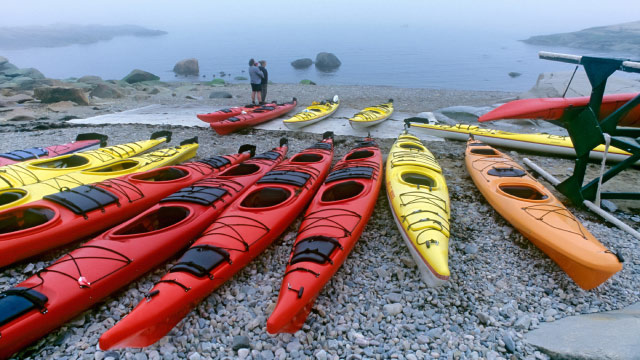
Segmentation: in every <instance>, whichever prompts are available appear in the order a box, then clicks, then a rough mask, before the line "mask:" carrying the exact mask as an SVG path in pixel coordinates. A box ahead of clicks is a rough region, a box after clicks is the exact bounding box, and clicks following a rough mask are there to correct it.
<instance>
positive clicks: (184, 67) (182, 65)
mask: <svg viewBox="0 0 640 360" xmlns="http://www.w3.org/2000/svg"><path fill="white" fill-rule="evenodd" d="M173 72H174V73H176V74H177V75H181V76H198V75H199V74H200V67H199V66H198V60H197V59H193V58H192V59H184V60H180V61H178V62H177V63H176V65H175V66H174V67H173Z"/></svg>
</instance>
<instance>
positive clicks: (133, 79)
mask: <svg viewBox="0 0 640 360" xmlns="http://www.w3.org/2000/svg"><path fill="white" fill-rule="evenodd" d="M122 80H124V81H126V82H128V83H129V84H135V83H138V82H142V81H153V80H160V77H158V76H156V75H154V74H152V73H150V72H146V71H144V70H140V69H135V70H133V71H131V72H130V73H129V75H127V76H125V77H124V78H122Z"/></svg>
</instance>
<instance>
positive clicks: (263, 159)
mask: <svg viewBox="0 0 640 360" xmlns="http://www.w3.org/2000/svg"><path fill="white" fill-rule="evenodd" d="M285 143H286V139H285ZM286 151H287V147H286V145H284V144H282V146H280V147H279V148H276V149H274V150H273V151H270V152H267V153H264V154H261V155H257V156H255V157H254V158H252V159H250V160H247V161H245V162H243V163H241V164H237V165H234V166H232V167H230V168H229V169H227V170H225V171H223V172H222V173H219V174H218V176H217V177H214V178H205V179H203V180H200V181H198V182H196V183H194V184H193V185H192V186H189V187H186V188H183V189H181V190H180V191H178V192H176V193H174V194H172V195H170V196H168V197H166V198H164V199H163V200H161V201H160V203H159V204H156V205H154V206H153V207H151V208H150V209H148V210H147V211H145V212H143V213H142V214H140V215H138V216H136V217H135V218H133V219H131V220H129V221H127V222H125V223H123V224H121V225H118V226H116V227H114V228H112V229H110V230H109V231H107V232H105V233H103V234H102V235H99V236H98V237H96V238H94V239H92V240H90V241H88V242H86V243H85V244H84V245H82V246H80V247H78V248H77V249H76V250H73V251H71V252H70V253H68V254H66V255H64V256H63V257H61V258H60V259H58V260H57V261H55V262H54V263H53V264H52V265H50V266H49V267H47V268H45V269H43V270H40V271H38V273H37V274H36V275H34V276H32V277H30V278H28V279H27V280H25V281H23V282H22V283H20V284H18V285H17V286H16V287H14V288H11V289H9V290H7V291H5V292H3V293H0V334H1V335H2V336H1V337H0V358H2V359H4V358H7V357H9V356H11V355H12V354H13V353H15V352H16V351H18V350H20V349H21V348H23V347H24V346H26V345H28V344H30V343H32V342H33V341H35V340H37V339H39V338H40V337H42V336H44V335H45V334H47V333H48V332H50V331H51V330H53V329H55V328H57V327H58V326H60V325H62V324H63V323H64V322H65V321H68V320H70V319H72V318H73V317H74V316H76V315H78V314H80V313H81V312H83V311H84V310H86V309H87V308H89V307H91V306H92V305H93V304H95V303H97V302H99V301H101V300H102V299H104V298H105V297H106V296H108V295H110V294H112V293H113V292H114V291H116V290H118V289H119V288H121V287H122V286H124V285H127V284H128V283H130V282H131V281H133V280H135V279H136V278H138V277H139V276H141V275H143V274H144V273H146V272H147V271H149V270H151V269H153V268H154V267H156V266H157V265H159V264H161V263H163V262H164V261H166V260H167V259H168V258H169V257H171V256H173V255H174V254H176V253H177V252H178V251H180V250H181V249H183V248H184V247H185V246H187V245H188V244H189V242H190V241H191V240H193V239H194V238H195V237H197V236H198V235H199V234H201V233H202V231H203V230H204V229H205V228H206V227H207V226H208V225H210V224H211V222H212V221H213V219H214V218H215V217H216V216H217V215H218V214H219V213H221V212H222V211H223V210H224V208H225V207H226V206H227V205H229V204H231V203H232V202H233V201H234V200H236V199H237V198H238V197H239V196H240V195H241V194H242V193H243V192H244V191H245V190H246V189H248V188H249V187H250V186H251V185H252V184H253V183H255V182H256V181H257V180H258V179H259V178H260V177H261V176H262V175H264V174H265V173H267V172H268V171H269V170H271V169H272V168H273V167H274V166H275V165H276V164H277V163H279V162H280V161H282V159H284V156H285V154H286ZM183 291H184V290H183Z"/></svg>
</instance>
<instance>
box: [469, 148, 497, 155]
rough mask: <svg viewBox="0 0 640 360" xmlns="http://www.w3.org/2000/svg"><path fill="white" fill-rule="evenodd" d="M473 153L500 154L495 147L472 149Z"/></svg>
mask: <svg viewBox="0 0 640 360" xmlns="http://www.w3.org/2000/svg"><path fill="white" fill-rule="evenodd" d="M471 153H472V154H476V155H498V153H497V152H496V151H495V150H493V149H471Z"/></svg>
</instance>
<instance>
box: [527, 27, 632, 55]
mask: <svg viewBox="0 0 640 360" xmlns="http://www.w3.org/2000/svg"><path fill="white" fill-rule="evenodd" d="M639 39H640V21H634V22H629V23H624V24H618V25H610V26H598V27H592V28H588V29H584V30H580V31H576V32H570V33H561V34H552V35H538V36H532V37H530V38H528V39H526V40H522V41H523V42H525V43H527V44H532V45H545V46H566V47H572V48H577V49H585V50H593V51H601V52H607V51H613V52H621V53H627V54H629V55H630V56H634V57H637V56H640V40H639Z"/></svg>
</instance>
